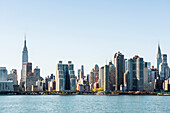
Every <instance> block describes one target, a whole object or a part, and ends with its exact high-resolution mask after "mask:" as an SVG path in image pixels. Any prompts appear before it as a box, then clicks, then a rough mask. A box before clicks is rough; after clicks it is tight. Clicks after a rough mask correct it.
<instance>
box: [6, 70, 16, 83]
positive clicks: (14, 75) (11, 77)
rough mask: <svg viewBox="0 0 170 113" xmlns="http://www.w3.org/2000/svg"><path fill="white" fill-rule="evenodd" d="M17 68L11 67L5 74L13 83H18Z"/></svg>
mask: <svg viewBox="0 0 170 113" xmlns="http://www.w3.org/2000/svg"><path fill="white" fill-rule="evenodd" d="M17 76H18V75H17V70H16V69H12V71H11V72H10V74H8V75H7V80H12V81H13V84H14V85H18V79H17Z"/></svg>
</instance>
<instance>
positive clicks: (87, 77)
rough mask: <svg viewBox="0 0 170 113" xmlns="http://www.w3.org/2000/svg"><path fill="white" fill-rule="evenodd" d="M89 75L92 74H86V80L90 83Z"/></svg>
mask: <svg viewBox="0 0 170 113" xmlns="http://www.w3.org/2000/svg"><path fill="white" fill-rule="evenodd" d="M89 77H90V75H89V74H87V76H86V81H87V82H88V83H89Z"/></svg>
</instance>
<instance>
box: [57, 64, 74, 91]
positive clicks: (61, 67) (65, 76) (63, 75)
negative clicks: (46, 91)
mask: <svg viewBox="0 0 170 113" xmlns="http://www.w3.org/2000/svg"><path fill="white" fill-rule="evenodd" d="M56 90H57V91H65V90H71V91H76V78H75V74H74V65H73V64H72V63H71V61H69V62H68V64H62V61H59V63H58V64H57V71H56Z"/></svg>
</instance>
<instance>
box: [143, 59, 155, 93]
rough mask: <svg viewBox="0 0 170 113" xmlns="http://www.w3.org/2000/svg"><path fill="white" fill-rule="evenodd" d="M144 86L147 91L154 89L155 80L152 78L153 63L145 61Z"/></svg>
mask: <svg viewBox="0 0 170 113" xmlns="http://www.w3.org/2000/svg"><path fill="white" fill-rule="evenodd" d="M143 79H144V81H143V85H144V86H143V88H144V90H145V91H148V92H149V91H154V82H153V80H152V79H153V78H152V71H151V63H150V62H145V63H144V69H143Z"/></svg>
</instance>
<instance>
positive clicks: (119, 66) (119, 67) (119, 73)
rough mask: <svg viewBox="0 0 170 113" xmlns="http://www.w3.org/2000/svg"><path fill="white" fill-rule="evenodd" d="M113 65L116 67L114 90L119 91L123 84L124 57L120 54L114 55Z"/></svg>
mask: <svg viewBox="0 0 170 113" xmlns="http://www.w3.org/2000/svg"><path fill="white" fill-rule="evenodd" d="M114 65H115V67H116V81H115V82H116V87H115V90H120V86H121V85H122V86H123V84H124V72H125V60H124V55H123V54H122V53H120V52H118V53H116V54H115V55H114Z"/></svg>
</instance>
